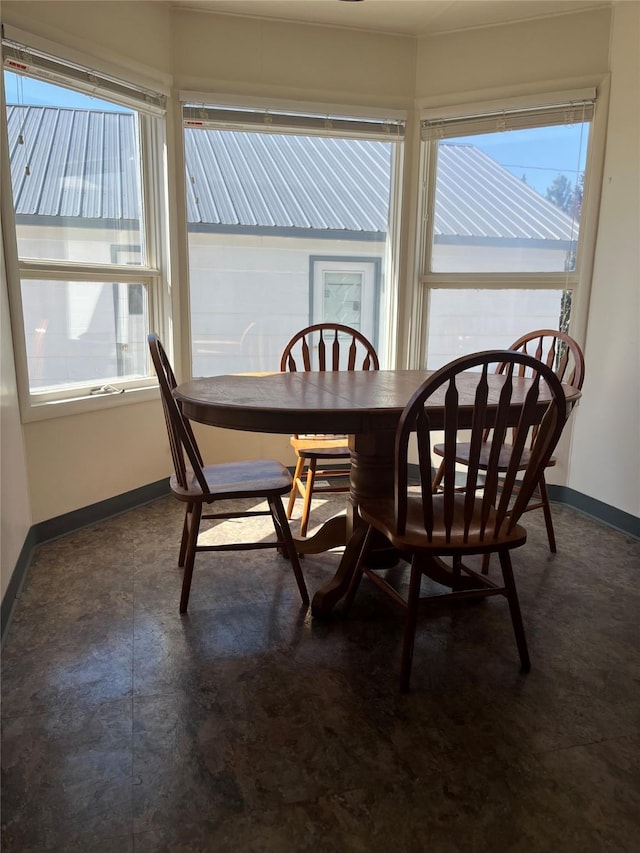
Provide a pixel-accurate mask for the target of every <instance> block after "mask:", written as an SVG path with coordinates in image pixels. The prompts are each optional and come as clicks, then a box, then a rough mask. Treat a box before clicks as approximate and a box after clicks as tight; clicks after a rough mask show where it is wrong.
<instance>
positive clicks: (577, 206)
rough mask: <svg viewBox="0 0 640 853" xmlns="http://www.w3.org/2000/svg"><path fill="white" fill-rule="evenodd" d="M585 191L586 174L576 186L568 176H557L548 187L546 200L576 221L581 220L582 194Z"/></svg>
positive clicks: (581, 175)
mask: <svg viewBox="0 0 640 853" xmlns="http://www.w3.org/2000/svg"><path fill="white" fill-rule="evenodd" d="M583 190H584V172H582V173H581V174H580V176H579V177H578V180H577V181H576V184H575V186H572V185H571V181H570V180H569V178H567V176H566V175H563V174H560V175H556V177H555V178H554V179H553V182H552V184H551V185H550V186H548V187H547V191H546V193H545V198H546V199H547V200H548V201H550V202H551V203H552V204H555V205H556V207H559V208H560V210H564V212H565V213H568V214H569V216H572V217H574V218H575V219H579V218H580V211H581V209H582V194H583Z"/></svg>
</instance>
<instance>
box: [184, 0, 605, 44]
mask: <svg viewBox="0 0 640 853" xmlns="http://www.w3.org/2000/svg"><path fill="white" fill-rule="evenodd" d="M170 4H171V5H172V6H180V7H182V8H190V9H198V10H205V11H210V12H217V13H223V14H232V15H241V16H243V17H246V16H249V17H258V18H267V19H275V20H280V21H295V22H297V23H305V24H322V25H325V26H338V27H350V28H353V29H359V30H373V31H378V32H385V33H395V34H399V35H408V36H416V37H418V36H428V35H435V34H438V33H446V32H452V31H454V30H462V29H472V28H474V27H486V26H493V25H496V24H505V23H511V22H514V21H525V20H532V19H534V18H543V17H548V16H551V15H562V14H566V13H569V12H579V11H583V10H585V9H594V8H600V7H602V6H609V5H611V2H610V0H170Z"/></svg>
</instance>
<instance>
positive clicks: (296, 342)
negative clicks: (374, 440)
mask: <svg viewBox="0 0 640 853" xmlns="http://www.w3.org/2000/svg"><path fill="white" fill-rule="evenodd" d="M379 367H380V364H379V362H378V356H377V354H376V351H375V348H374V346H373V344H372V343H371V342H370V341H368V340H367V338H366V337H365V336H364V335H363V334H362V333H361V332H359V331H357V330H356V329H352V328H351V327H350V326H343V325H341V324H339V323H316V324H315V325H312V326H307V327H306V328H305V329H301V330H300V331H299V332H298V333H297V334H296V335H294V336H293V337H292V338H291V340H290V341H289V343H288V344H287V345H286V347H285V348H284V351H283V353H282V358H281V359H280V370H281V371H287V370H288V371H292V372H293V371H298V370H319V371H329V370H378V369H379ZM290 442H291V445H292V447H293V449H294V450H295V452H296V457H297V459H296V468H295V472H294V475H293V487H292V489H291V493H290V495H289V503H288V504H287V518H291V515H292V514H293V508H294V506H295V502H296V498H297V497H298V495H300V496H301V497H302V501H303V503H302V515H301V517H300V535H301V536H306V535H307V528H308V525H309V514H310V512H311V499H312V497H313V494H314V493H316V494H318V493H321V492H348V491H349V484H348V477H349V470H350V463H349V460H350V453H349V448H348V446H347V436H346V435H325V434H322V435H298V434H294V435H292V436H291V439H290ZM319 463H320V464H321V465H322V467H321V468H318V464H319ZM336 465H337V467H336ZM327 466H330V467H327ZM318 479H320V480H321V481H323V482H322V483H321V482H318Z"/></svg>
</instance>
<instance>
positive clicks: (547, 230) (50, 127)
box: [8, 106, 577, 388]
mask: <svg viewBox="0 0 640 853" xmlns="http://www.w3.org/2000/svg"><path fill="white" fill-rule="evenodd" d="M134 122H135V117H134V116H133V115H131V114H127V113H119V112H113V113H109V112H104V111H88V110H77V109H65V108H54V107H21V106H9V107H8V127H9V151H10V157H11V168H12V182H13V191H14V204H15V211H16V225H17V235H18V242H19V246H20V255H21V256H22V257H34V258H43V257H50V258H55V259H57V260H60V261H83V260H90V261H91V262H93V263H95V262H100V260H101V259H102V260H104V261H105V262H108V263H114V262H116V263H123V264H136V263H140V259H141V257H142V253H143V251H144V247H143V245H142V243H143V241H142V239H141V235H140V230H139V227H138V223H139V222H140V218H141V217H140V197H141V194H140V188H139V186H138V185H137V178H136V175H137V172H136V170H135V169H133V168H132V166H131V164H132V163H134V162H135V159H136V157H137V151H136V133H135V124H134ZM20 137H22V139H23V142H22V143H21V142H20V141H19V140H20ZM78 151H81V152H82V155H81V156H79V155H77V154H76V152H78ZM87 152H94V154H93V155H92V156H87ZM185 157H186V178H187V219H188V232H189V265H190V270H189V276H190V300H191V331H192V342H193V372H194V374H195V375H200V374H211V373H225V372H233V371H241V370H252V369H254V370H256V369H277V356H278V353H279V351H280V350H281V348H282V340H283V337H284V339H285V340H286V338H287V337H288V336H290V334H293V332H294V331H296V330H297V329H298V328H300V327H301V326H304V325H306V324H307V323H308V322H315V321H317V320H320V319H334V320H340V321H342V322H346V323H348V324H350V325H354V326H356V327H358V328H361V329H362V331H364V332H365V334H367V335H368V336H369V337H370V338H371V339H372V340H373V341H374V342H377V336H378V305H379V300H380V294H381V291H382V288H383V286H384V282H383V271H384V255H385V247H386V239H387V221H388V207H389V197H390V180H391V179H390V176H391V173H392V169H391V157H392V144H391V143H381V142H376V141H367V140H359V139H331V140H327V139H326V138H324V137H314V136H304V137H303V136H294V135H286V134H285V135H276V134H261V133H249V132H246V133H245V132H240V131H233V132H231V131H226V130H202V129H198V130H194V129H189V128H187V129H186V130H185ZM439 157H440V165H439V176H440V177H439V184H438V186H437V188H436V192H437V196H436V215H435V222H434V229H435V241H434V252H433V267H434V270H435V271H436V272H450V271H458V272H465V271H467V272H468V271H475V272H482V271H487V272H498V271H501V270H513V269H519V270H521V271H523V272H525V271H529V270H531V271H538V272H544V271H550V270H552V271H558V270H563V269H564V264H565V262H566V258H567V257H568V255H569V254H570V252H571V251H572V250H573V247H574V246H575V241H576V239H577V233H576V231H575V225H574V223H573V222H572V220H571V219H570V217H568V216H567V215H566V214H565V213H564V212H563V211H561V210H560V209H559V208H557V207H556V206H554V205H553V204H551V203H550V202H549V201H547V200H546V199H544V198H543V197H542V196H540V195H539V194H538V193H537V192H536V191H535V190H533V189H532V188H531V187H529V186H528V185H527V184H526V183H524V182H523V181H521V180H519V179H518V178H516V177H515V176H514V175H512V174H511V173H510V172H509V171H508V170H506V169H505V168H503V167H502V166H500V165H499V164H498V163H496V162H495V161H493V160H492V159H491V158H489V157H488V156H487V155H485V154H484V153H483V152H482V151H480V150H479V149H478V148H476V147H474V146H473V145H456V144H446V143H445V144H441V146H440V153H439ZM78 164H81V167H82V169H83V171H82V172H79V171H78ZM87 166H88V171H87V169H86V168H85V167H87ZM276 283H277V287H276V286H275V285H276ZM60 287H66V288H67V291H68V294H69V296H68V299H69V304H71V303H72V304H73V309H72V310H71V311H69V310H67V309H65V307H64V305H62V303H61V300H60V291H59V288H60ZM50 290H51V298H50V299H49V298H47V295H46V294H47V293H48V289H47V288H46V287H44V288H43V283H42V282H33V283H30V282H28V281H27V282H25V283H23V290H22V298H23V312H24V317H25V333H26V337H27V352H28V358H29V363H30V376H31V385H32V387H34V388H36V387H39V386H40V387H46V386H47V385H49V384H52V383H55V382H56V381H58V380H59V379H60V378H64V379H65V381H69V380H72V379H73V378H74V377H73V370H75V369H78V366H79V369H80V371H82V364H83V361H84V360H86V359H91V357H92V355H91V353H92V345H93V344H94V343H95V342H97V341H100V342H103V341H104V339H105V336H106V337H107V338H108V337H109V336H110V337H111V338H113V339H114V340H115V342H116V346H115V351H114V352H113V358H112V363H111V364H110V365H102V366H101V368H99V369H98V371H97V373H96V374H95V375H113V376H114V377H116V376H118V375H121V374H122V373H123V372H125V368H126V372H127V373H129V374H130V373H132V372H133V373H135V372H136V365H139V368H138V370H139V372H140V373H144V372H145V371H146V363H147V362H146V358H147V355H146V340H145V325H146V324H145V321H144V312H145V311H146V305H145V299H144V294H143V293H142V292H141V291H142V288H141V287H140V286H139V285H136V286H129V285H127V284H126V283H112V282H106V283H104V284H102V285H93V286H89V287H88V286H87V284H86V283H83V282H74V281H69V282H68V283H66V284H61V283H59V282H57V283H54V282H52V283H51V285H50ZM537 298H539V299H541V300H542V301H544V299H545V294H544V292H540V293H539V294H538V297H537ZM496 299H500V295H499V294H497V295H496ZM555 304H556V303H554V305H555ZM98 307H99V310H97V309H98ZM452 310H457V309H454V308H452ZM536 310H537V311H538V312H539V313H540V312H541V313H542V315H544V311H545V309H544V307H542V308H540V307H539V308H538V309H536ZM114 330H115V333H114ZM102 350H103V344H102V345H101V351H102ZM125 361H126V365H125ZM77 378H78V380H79V381H80V380H81V379H83V378H84V377H83V376H82V375H78V377H77Z"/></svg>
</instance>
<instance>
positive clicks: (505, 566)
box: [498, 551, 531, 672]
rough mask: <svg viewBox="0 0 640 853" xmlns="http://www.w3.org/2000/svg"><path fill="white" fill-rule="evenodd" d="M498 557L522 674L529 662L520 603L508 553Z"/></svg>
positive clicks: (503, 552) (529, 667)
mask: <svg viewBox="0 0 640 853" xmlns="http://www.w3.org/2000/svg"><path fill="white" fill-rule="evenodd" d="M498 557H499V558H500V567H501V569H502V577H503V579H504V586H505V590H506V596H507V601H508V602H509V611H510V613H511V624H512V625H513V633H514V634H515V637H516V643H517V645H518V652H519V653H520V669H521V670H522V672H529V670H530V669H531V661H530V660H529V650H528V648H527V638H526V636H525V633H524V625H523V624H522V614H521V613H520V603H519V602H518V593H517V591H516V582H515V579H514V577H513V567H512V565H511V557H510V555H509V552H508V551H499V552H498Z"/></svg>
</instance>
